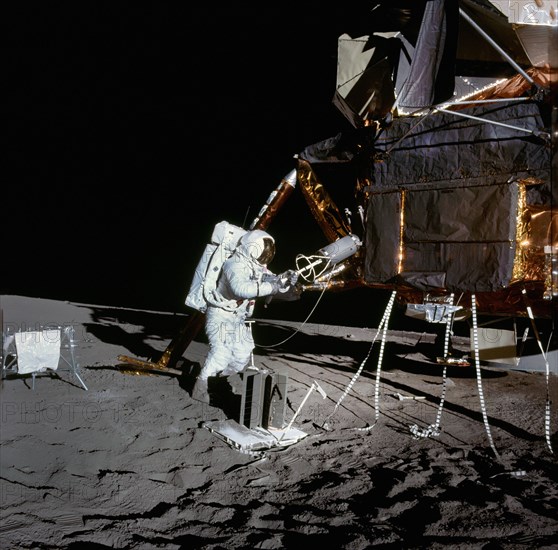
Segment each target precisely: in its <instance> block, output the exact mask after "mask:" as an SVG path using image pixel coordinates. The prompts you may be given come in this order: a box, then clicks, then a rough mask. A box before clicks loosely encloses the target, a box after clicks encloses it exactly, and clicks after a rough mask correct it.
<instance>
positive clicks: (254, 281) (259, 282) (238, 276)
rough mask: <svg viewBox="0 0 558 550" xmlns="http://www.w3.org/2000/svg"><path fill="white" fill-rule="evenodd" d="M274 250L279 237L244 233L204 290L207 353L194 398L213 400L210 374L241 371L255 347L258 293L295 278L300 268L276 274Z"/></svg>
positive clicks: (268, 292) (289, 283)
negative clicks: (252, 319) (212, 285)
mask: <svg viewBox="0 0 558 550" xmlns="http://www.w3.org/2000/svg"><path fill="white" fill-rule="evenodd" d="M274 255H275V241H274V239H273V237H271V235H269V234H268V233H266V232H265V231H262V230H259V229H256V230H253V231H248V232H246V233H245V234H244V235H243V236H242V237H241V238H240V240H239V242H238V245H237V247H236V248H235V250H234V252H233V253H232V255H231V256H230V257H229V258H228V259H227V260H226V261H225V262H224V263H223V266H222V268H221V272H220V274H219V277H218V279H217V284H216V286H215V288H214V289H212V290H211V291H210V292H209V293H206V300H207V311H206V320H205V332H206V335H207V338H208V341H209V352H208V355H207V357H206V359H205V363H204V365H203V367H202V369H201V372H200V374H199V376H198V379H197V381H196V384H195V386H194V389H193V391H192V397H194V398H195V399H197V400H199V401H205V402H209V394H208V392H207V383H208V378H209V377H210V376H217V375H218V374H222V375H224V376H228V375H231V374H235V373H237V372H240V371H242V370H243V369H244V368H245V367H246V366H247V365H248V363H249V362H250V356H251V353H252V351H253V349H254V347H255V345H254V339H253V337H252V331H251V328H250V324H249V323H248V322H246V320H247V319H248V318H249V317H250V316H251V315H252V313H253V311H254V306H255V300H256V298H259V297H263V296H272V295H274V294H277V293H278V292H285V291H287V290H289V288H290V287H291V286H292V285H294V284H295V283H296V280H297V277H298V274H297V272H296V271H291V270H289V271H286V272H285V273H283V274H281V275H274V274H273V273H271V272H270V271H269V270H268V269H267V264H268V263H269V262H270V261H271V260H272V259H273V257H274Z"/></svg>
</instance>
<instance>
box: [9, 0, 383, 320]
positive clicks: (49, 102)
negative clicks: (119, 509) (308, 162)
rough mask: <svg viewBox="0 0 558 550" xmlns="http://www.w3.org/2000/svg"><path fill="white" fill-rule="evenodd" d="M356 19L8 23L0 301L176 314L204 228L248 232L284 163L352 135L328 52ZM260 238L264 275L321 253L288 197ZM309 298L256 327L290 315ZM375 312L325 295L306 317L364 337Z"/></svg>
mask: <svg viewBox="0 0 558 550" xmlns="http://www.w3.org/2000/svg"><path fill="white" fill-rule="evenodd" d="M367 13H368V11H367V8H366V3H358V2H353V3H352V4H351V3H344V4H343V6H340V7H337V8H331V7H325V6H324V5H323V3H321V2H317V1H315V2H304V3H299V2H293V1H287V2H282V3H273V4H268V3H266V4H262V5H256V6H252V5H251V6H244V5H242V4H238V3H234V4H232V3H231V4H217V5H215V4H210V3H206V4H204V5H195V6H192V5H190V4H186V3H169V4H166V3H161V2H158V3H145V4H144V3H141V4H140V3H119V2H113V3H96V2H95V3H93V2H89V3H82V2H80V3H67V4H64V3H62V4H58V3H56V4H49V5H48V6H47V5H45V4H44V3H43V4H37V5H34V6H33V8H32V9H30V8H29V9H24V10H22V12H21V13H19V14H18V16H17V17H14V19H13V25H10V24H8V30H7V33H6V35H5V39H4V42H3V43H4V46H3V48H4V52H3V58H4V64H5V72H4V81H5V82H6V87H5V90H4V92H5V94H4V96H5V101H4V102H3V106H2V110H3V120H4V124H3V133H4V140H3V141H4V143H5V148H4V159H5V160H6V161H7V163H8V170H6V172H5V173H4V178H3V179H4V183H3V190H2V194H3V199H2V205H3V219H4V223H3V254H2V256H3V259H2V264H3V267H2V282H1V291H2V292H3V293H13V294H24V295H30V296H39V297H45V298H54V299H64V300H70V301H78V302H86V303H94V304H99V305H105V304H106V305H115V306H122V307H133V308H138V309H155V310H164V311H172V312H188V311H189V310H188V308H186V306H185V305H184V298H185V296H186V293H187V290H188V288H189V285H190V281H191V278H192V275H193V272H194V268H195V266H196V264H197V262H198V260H199V258H200V255H201V253H202V251H203V249H204V246H205V244H206V243H207V242H208V240H209V238H210V235H211V232H212V229H213V227H214V225H215V224H216V223H218V222H220V221H222V220H227V221H229V222H230V223H233V224H235V225H239V226H244V227H248V226H249V224H250V223H251V221H252V220H253V219H254V218H255V217H256V216H257V214H258V212H259V210H260V209H261V207H262V206H263V205H264V204H265V201H266V199H267V198H268V196H269V194H270V193H271V192H272V191H273V190H274V189H275V188H276V187H277V185H278V184H279V183H280V181H281V179H282V178H283V177H284V176H285V175H286V174H288V173H289V172H290V171H291V170H292V169H293V168H295V166H296V164H295V159H294V155H296V154H297V153H299V152H300V151H302V150H303V149H304V148H305V147H306V146H308V145H310V144H313V143H316V142H318V141H321V140H323V139H326V138H329V137H332V136H334V135H336V134H337V133H339V132H340V131H343V130H345V129H349V128H352V127H350V126H349V123H348V121H347V120H346V119H345V118H344V116H343V115H342V114H341V113H340V112H339V111H338V110H337V108H336V107H335V106H334V105H333V103H332V98H333V95H334V92H335V83H336V69H337V67H336V64H337V39H338V37H339V36H340V35H341V34H342V33H344V32H348V33H350V34H352V35H353V36H360V35H361V34H363V33H365V32H366V24H365V21H366V17H365V16H366V14H367ZM339 206H340V207H341V208H343V205H339ZM269 232H270V233H272V234H273V236H274V237H275V238H276V241H277V255H276V258H275V260H274V261H273V262H272V264H271V265H270V268H271V269H272V270H274V271H276V272H279V271H282V270H284V269H287V268H291V267H294V260H295V256H296V254H298V253H304V254H311V253H313V252H315V251H317V250H318V249H319V248H320V247H321V246H323V245H325V244H327V241H326V239H325V237H324V235H323V234H322V232H321V230H320V229H319V227H318V226H317V224H316V222H315V221H314V219H313V218H312V216H311V214H310V211H309V210H308V208H307V206H306V204H305V202H304V199H303V197H302V195H301V193H300V191H299V190H298V189H296V190H295V192H294V193H293V195H291V198H290V199H289V200H288V201H287V203H286V205H285V206H284V208H283V209H282V210H281V211H280V212H279V214H278V215H277V216H276V218H275V219H274V221H273V222H272V224H271V225H270V227H269ZM317 299H318V295H317V294H315V293H309V295H308V296H306V295H303V299H302V300H300V301H299V302H297V303H296V304H294V303H288V304H276V303H274V302H272V304H271V305H270V306H269V308H267V310H266V311H265V315H267V316H269V317H286V318H292V319H301V320H302V319H304V318H306V316H307V315H308V314H309V313H310V310H311V309H312V308H313V307H314V305H315V303H316V301H317ZM386 303H387V294H385V293H382V292H380V293H378V292H373V291H370V290H362V291H361V290H358V291H349V292H343V293H342V296H341V295H339V294H338V293H334V294H333V295H331V296H330V295H329V293H326V296H324V297H323V298H322V299H321V301H320V304H319V306H318V307H317V308H316V311H315V312H314V313H313V316H312V320H325V321H330V322H335V323H341V324H359V325H368V324H370V325H371V326H375V325H376V324H377V322H378V321H379V319H381V315H382V313H383V309H384V307H385V304H386ZM261 314H264V313H263V312H261Z"/></svg>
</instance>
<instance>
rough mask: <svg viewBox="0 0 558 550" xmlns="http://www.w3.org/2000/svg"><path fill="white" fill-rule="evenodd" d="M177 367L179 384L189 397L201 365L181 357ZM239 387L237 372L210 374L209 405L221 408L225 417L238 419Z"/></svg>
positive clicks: (240, 380)
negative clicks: (224, 374)
mask: <svg viewBox="0 0 558 550" xmlns="http://www.w3.org/2000/svg"><path fill="white" fill-rule="evenodd" d="M177 368H178V369H180V370H181V371H182V373H183V374H182V376H180V377H179V385H180V387H181V388H182V389H183V390H184V391H185V392H187V393H188V395H190V397H191V396H192V391H193V389H194V385H195V383H196V380H197V378H198V375H199V373H200V371H201V365H200V363H198V362H189V361H186V360H185V359H182V360H180V361H179V362H178V363H177ZM241 387H242V378H241V377H240V375H238V374H237V375H233V376H210V377H209V379H208V381H207V390H208V393H209V405H210V406H212V407H216V408H218V409H221V410H222V411H223V413H224V414H225V416H226V417H227V418H231V419H234V420H238V419H239V418H240V407H241V401H242V395H241Z"/></svg>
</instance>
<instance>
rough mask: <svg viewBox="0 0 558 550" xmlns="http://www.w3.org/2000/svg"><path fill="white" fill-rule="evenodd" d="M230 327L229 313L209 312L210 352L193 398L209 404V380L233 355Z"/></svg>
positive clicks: (207, 327)
mask: <svg viewBox="0 0 558 550" xmlns="http://www.w3.org/2000/svg"><path fill="white" fill-rule="evenodd" d="M230 325H231V322H230V314H229V313H228V312H226V311H222V310H219V309H216V308H209V309H208V310H207V315H206V321H205V333H206V335H207V339H208V343H209V351H208V353H207V357H206V359H205V362H204V364H203V367H202V369H201V371H200V374H199V375H198V379H197V380H196V384H195V385H194V388H193V390H192V397H193V398H194V399H196V400H198V401H204V402H206V403H209V394H208V391H207V386H208V378H209V377H210V376H216V375H217V374H218V373H219V372H221V371H222V370H224V369H225V368H226V367H227V365H228V364H229V361H230V357H231V353H230V351H229V345H228V343H227V334H228V332H230V330H231V327H230ZM233 330H234V328H233Z"/></svg>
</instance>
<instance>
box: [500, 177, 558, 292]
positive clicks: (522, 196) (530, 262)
mask: <svg viewBox="0 0 558 550" xmlns="http://www.w3.org/2000/svg"><path fill="white" fill-rule="evenodd" d="M521 183H522V185H520V186H519V201H518V209H517V230H516V251H515V259H514V265H513V274H512V280H511V282H510V284H514V283H518V282H522V281H543V282H544V287H545V296H546V297H547V298H548V299H549V298H550V297H551V295H552V292H553V288H552V287H553V281H552V256H553V251H555V250H556V244H555V243H553V242H552V235H557V234H558V233H557V232H556V228H557V227H556V226H557V223H558V217H557V216H556V215H555V213H554V212H553V210H552V208H551V207H550V205H548V206H541V205H529V204H527V188H526V187H527V185H533V184H537V183H540V182H532V181H525V182H521Z"/></svg>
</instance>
